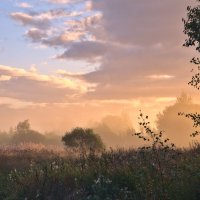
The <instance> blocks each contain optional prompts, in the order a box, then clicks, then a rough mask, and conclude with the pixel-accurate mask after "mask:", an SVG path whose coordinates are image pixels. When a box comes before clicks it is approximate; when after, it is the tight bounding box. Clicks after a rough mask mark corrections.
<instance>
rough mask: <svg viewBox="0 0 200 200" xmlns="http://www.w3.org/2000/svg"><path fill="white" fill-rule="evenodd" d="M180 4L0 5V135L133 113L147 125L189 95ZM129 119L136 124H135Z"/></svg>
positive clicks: (43, 1)
mask: <svg viewBox="0 0 200 200" xmlns="http://www.w3.org/2000/svg"><path fill="white" fill-rule="evenodd" d="M192 3H194V1H188V0H167V1H163V0H38V1H35V0H27V1H26V0H24V1H21V0H1V1H0V115H1V119H2V120H1V122H0V125H1V127H6V126H8V125H9V124H10V125H13V124H14V123H16V122H17V121H19V120H23V119H26V118H28V119H30V120H31V121H33V124H34V125H35V126H37V127H39V128H43V129H48V128H49V129H50V128H52V129H58V128H59V127H70V126H76V125H77V126H78V125H79V124H84V123H86V122H87V121H92V120H97V119H98V118H99V117H102V116H104V115H106V114H119V113H121V112H128V113H129V114H130V115H133V116H134V115H136V113H137V112H138V110H139V109H142V110H144V111H146V112H148V113H147V114H149V115H152V117H153V118H155V114H156V113H157V112H159V110H162V109H163V108H164V107H165V106H166V105H169V104H172V103H174V102H175V100H176V97H177V96H178V95H180V93H181V92H182V91H185V92H187V93H189V94H190V95H192V96H193V95H195V93H196V91H195V89H192V88H190V87H189V86H188V85H187V82H188V81H189V80H190V77H191V73H190V70H191V68H192V66H191V65H190V63H189V60H190V59H191V58H192V57H193V56H194V51H192V49H189V48H184V47H182V44H183V42H184V40H185V38H186V37H185V35H184V34H183V23H182V18H183V17H185V16H186V7H187V5H189V4H192ZM136 119H137V118H136Z"/></svg>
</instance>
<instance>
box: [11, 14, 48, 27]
mask: <svg viewBox="0 0 200 200" xmlns="http://www.w3.org/2000/svg"><path fill="white" fill-rule="evenodd" d="M10 16H11V17H12V18H13V19H14V20H16V21H18V22H20V23H21V24H22V25H24V26H34V27H37V28H39V29H46V28H48V27H49V26H50V20H49V19H48V17H35V16H34V15H31V14H27V13H22V12H15V13H11V15H10Z"/></svg>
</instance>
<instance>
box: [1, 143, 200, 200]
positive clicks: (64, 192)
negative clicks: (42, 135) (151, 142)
mask: <svg viewBox="0 0 200 200" xmlns="http://www.w3.org/2000/svg"><path fill="white" fill-rule="evenodd" d="M0 155H1V162H0V199H2V200H17V199H20V200H21V199H27V200H29V199H30V200H32V199H40V200H43V199H52V200H62V199H63V200H79V199H80V200H144V199H147V200H151V199H152V200H153V199H155V200H157V199H160V200H165V199H173V200H176V199H177V200H184V199H185V200H188V199H190V200H193V199H194V200H195V199H196V200H197V199H200V188H199V184H200V156H199V155H200V145H199V144H194V145H193V146H191V147H190V148H189V149H170V148H169V149H168V148H165V149H164V148H162V147H160V148H140V149H137V150H136V149H115V150H114V149H108V150H105V151H103V152H101V153H96V154H95V153H94V152H93V151H90V152H88V153H86V154H82V153H81V152H77V151H71V150H66V149H62V148H61V147H58V148H56V147H53V146H50V147H45V146H43V145H33V144H32V145H31V144H24V145H19V146H15V147H11V146H10V147H9V146H5V147H2V148H1V149H0Z"/></svg>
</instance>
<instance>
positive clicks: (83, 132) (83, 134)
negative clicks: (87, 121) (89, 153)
mask: <svg viewBox="0 0 200 200" xmlns="http://www.w3.org/2000/svg"><path fill="white" fill-rule="evenodd" d="M62 141H63V142H64V144H65V146H67V147H70V148H76V149H79V150H83V149H84V150H90V149H92V150H94V151H96V150H97V151H99V150H103V148H104V144H103V142H102V140H101V137H100V136H99V135H97V134H95V133H94V132H93V130H92V129H83V128H78V127H77V128H74V129H73V130H72V131H70V132H66V133H65V135H64V136H63V137H62Z"/></svg>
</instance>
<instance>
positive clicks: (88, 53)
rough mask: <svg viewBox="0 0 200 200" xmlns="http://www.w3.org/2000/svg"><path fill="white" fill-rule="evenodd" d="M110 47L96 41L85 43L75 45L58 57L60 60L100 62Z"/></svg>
mask: <svg viewBox="0 0 200 200" xmlns="http://www.w3.org/2000/svg"><path fill="white" fill-rule="evenodd" d="M107 50H108V45H107V44H105V43H100V42H96V41H84V42H77V43H73V44H72V45H71V46H70V47H69V49H68V50H67V51H65V52H64V53H63V54H62V55H60V56H57V58H59V59H77V60H88V61H90V62H92V61H95V60H98V58H100V57H102V56H103V55H104V54H106V53H107Z"/></svg>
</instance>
